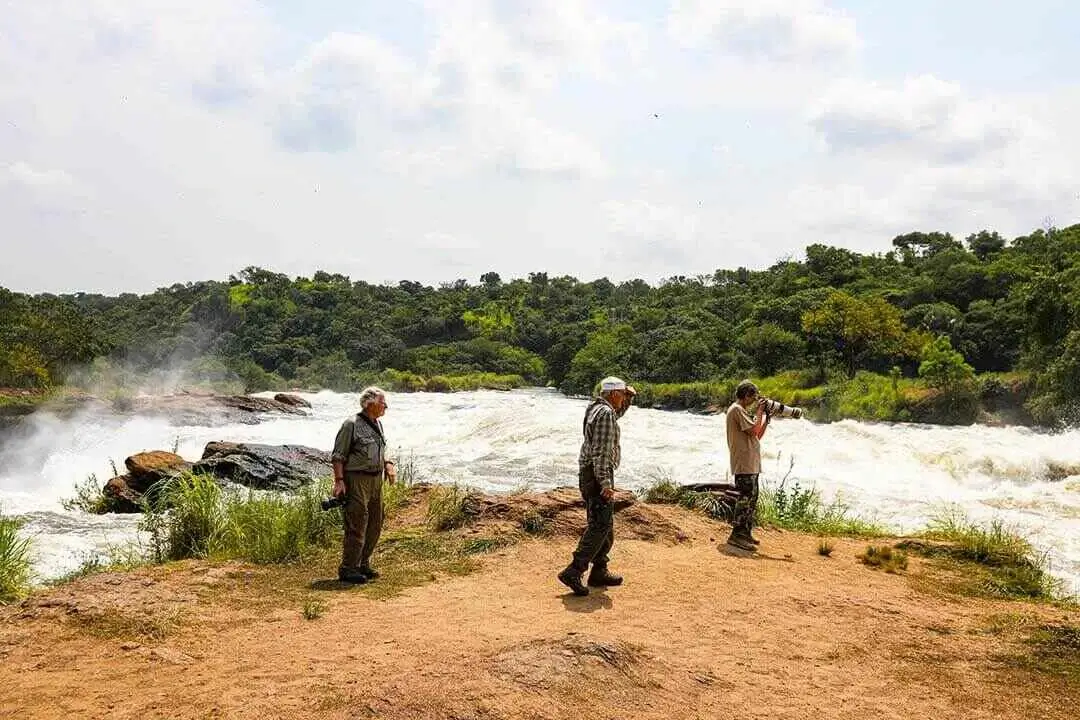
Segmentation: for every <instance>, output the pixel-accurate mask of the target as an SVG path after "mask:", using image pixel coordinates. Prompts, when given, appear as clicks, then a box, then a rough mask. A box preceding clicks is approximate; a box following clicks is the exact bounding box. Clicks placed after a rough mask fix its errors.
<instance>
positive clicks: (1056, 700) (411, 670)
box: [0, 507, 1080, 720]
mask: <svg viewBox="0 0 1080 720" xmlns="http://www.w3.org/2000/svg"><path fill="white" fill-rule="evenodd" d="M657 512H658V513H659V514H660V516H662V517H663V518H665V519H666V520H668V521H669V522H670V523H672V524H673V525H675V526H677V528H678V529H679V531H680V532H679V533H678V537H679V539H678V540H673V539H657V540H654V541H649V540H642V539H633V538H632V537H620V539H619V540H618V542H617V544H616V546H615V550H614V552H613V553H612V557H613V561H612V569H613V570H616V571H618V572H621V573H623V574H624V576H625V578H626V582H625V584H624V585H623V586H621V587H616V588H610V589H608V590H605V591H597V590H594V591H593V593H592V594H591V595H590V596H589V597H586V598H576V597H573V596H572V595H570V594H568V593H567V592H566V591H565V588H564V587H562V586H561V585H560V584H559V583H558V582H557V581H556V580H555V573H556V572H557V571H558V570H559V569H560V568H561V567H562V566H563V565H564V564H565V563H566V561H567V560H568V557H569V551H570V549H571V548H572V545H573V538H571V537H567V536H556V537H552V538H546V539H527V540H524V541H523V542H520V543H518V544H516V545H513V546H510V547H507V548H504V549H501V550H498V551H496V552H493V553H489V554H486V555H483V556H480V557H481V563H482V567H481V568H480V569H479V570H477V571H476V572H473V573H471V574H467V575H461V576H440V577H438V578H437V579H435V581H434V582H429V583H427V584H424V585H420V586H417V587H411V588H408V589H407V590H405V591H404V592H403V593H401V594H400V595H397V596H396V597H392V598H389V599H384V600H380V599H372V598H371V597H369V596H368V595H366V594H364V593H363V592H360V590H359V589H349V590H343V589H340V588H339V586H338V585H337V583H336V582H331V581H329V580H328V579H326V578H325V577H323V578H319V577H318V576H317V575H318V574H317V573H316V572H315V571H314V570H312V571H311V573H309V574H308V575H307V576H305V575H304V574H303V569H301V571H300V575H295V574H294V575H289V576H284V575H283V576H282V578H281V580H280V582H282V583H289V582H295V583H297V585H298V587H299V589H300V591H301V592H299V594H297V595H296V596H292V595H289V596H288V597H289V598H290V599H289V600H287V601H283V600H280V599H277V600H267V601H265V602H258V588H257V586H256V585H253V586H251V587H247V588H245V587H244V582H243V579H244V578H245V577H248V575H246V574H245V573H253V572H254V571H248V570H245V569H244V566H241V565H238V564H230V565H224V566H207V565H199V564H195V563H191V564H187V565H183V566H181V567H180V568H179V569H172V570H169V571H167V572H165V571H161V570H160V569H156V570H145V571H136V572H133V573H130V574H117V575H114V574H104V575H98V576H92V577H88V578H85V579H83V580H80V581H77V582H74V583H71V584H68V585H65V586H62V587H58V588H55V589H53V590H49V591H46V592H44V593H41V594H39V595H38V596H37V597H36V598H35V599H34V600H33V602H31V603H27V604H25V605H23V606H22V607H18V608H14V609H11V610H9V611H7V612H6V614H4V615H3V616H0V717H3V718H12V719H15V718H20V719H21V718H112V719H117V720H122V719H127V718H131V719H135V718H139V719H142V718H177V719H181V718H183V719H186V718H258V719H259V720H267V719H269V718H394V719H398V718H400V719H405V718H522V719H524V718H529V719H540V718H575V719H577V718H582V717H587V718H664V719H665V720H666V719H670V718H738V719H739V720H752V719H756V718H770V719H777V718H807V719H811V718H812V719H813V720H824V719H827V718H852V719H855V718H859V719H863V718H920V719H922V718H987V719H988V720H989V719H990V718H994V719H998V718H1002V719H1007V718H1040V719H1042V720H1051V719H1055V718H1061V719H1062V720H1064V719H1066V718H1070V719H1073V718H1076V717H1077V712H1078V711H1077V707H1078V704H1077V701H1078V700H1080V692H1078V686H1077V684H1076V683H1075V682H1074V681H1071V680H1067V679H1065V678H1063V677H1059V676H1054V675H1052V674H1047V673H1043V672H1035V671H1032V670H1030V669H1025V668H1023V667H1021V666H1019V665H1018V664H1017V663H1016V662H1013V661H1012V660H1011V659H1010V658H1014V657H1015V656H1016V654H1017V653H1021V652H1023V644H1022V642H1021V641H1020V640H1018V639H1017V636H1015V634H1014V633H1012V632H1011V631H1006V630H1003V628H1005V629H1007V628H1009V627H1018V626H1022V625H1024V624H1026V623H1027V624H1029V623H1032V622H1042V621H1061V620H1067V621H1070V622H1073V623H1075V622H1076V620H1077V615H1076V613H1075V611H1073V610H1070V609H1061V608H1054V607H1048V606H1037V605H1033V604H1026V603H1005V602H991V601H985V600H977V599H970V598H958V597H953V596H949V595H947V594H944V593H942V592H937V591H934V589H933V583H932V582H930V581H929V580H928V579H927V578H926V576H925V575H924V572H923V569H924V566H923V565H921V563H920V561H918V560H915V559H913V560H912V564H911V566H910V568H909V570H908V573H907V574H906V575H889V574H885V573H883V572H880V571H874V570H871V569H869V568H867V567H865V566H863V565H861V564H860V563H858V562H857V561H856V559H855V555H856V554H857V553H858V552H860V551H861V550H863V549H864V548H865V547H866V543H865V542H857V541H846V540H839V541H837V542H836V548H835V550H834V552H833V554H832V556H831V557H828V558H826V557H822V556H820V555H819V554H818V553H817V544H818V541H817V538H814V537H809V536H805V535H801V534H796V533H784V532H776V531H772V532H762V533H761V538H762V541H763V542H762V546H761V550H760V552H759V553H758V554H756V555H754V556H749V555H747V554H745V553H741V552H739V551H732V550H729V549H728V548H726V546H724V545H723V540H724V539H725V537H726V534H727V526H725V525H723V524H721V523H715V522H712V521H710V520H708V519H706V518H704V517H703V516H700V515H696V514H692V513H689V512H687V511H684V510H681V509H679V508H674V507H662V508H659V509H658V510H657ZM616 522H617V523H618V522H619V520H618V517H617V520H616ZM638 537H640V534H638ZM252 576H253V575H252ZM297 578H299V579H297ZM376 582H378V581H376ZM253 598H254V599H253ZM310 598H316V599H317V600H318V601H320V602H322V603H324V605H325V612H324V613H323V614H322V615H321V616H320V617H318V618H316V619H312V620H308V619H305V618H304V617H302V613H301V606H302V604H303V603H302V602H301V599H310ZM305 601H306V600H305ZM125 603H126V605H125ZM132 603H137V604H139V605H140V606H141V607H142V608H144V609H149V610H150V611H151V616H152V617H156V618H159V620H160V623H161V625H160V627H158V628H157V630H158V631H157V632H155V628H154V627H150V628H147V627H145V626H144V627H141V628H140V632H141V633H142V637H141V639H140V640H138V641H135V640H131V639H124V637H123V635H124V633H123V632H121V631H120V630H122V627H121V626H120V625H118V626H117V628H119V629H116V628H114V630H116V631H115V632H113V633H111V634H110V633H106V634H105V635H102V634H101V633H92V632H88V631H87V628H88V627H90V626H89V625H86V624H85V623H80V622H79V618H80V616H87V615H91V616H94V617H97V618H99V619H100V618H101V617H103V616H104V617H108V616H109V613H112V612H114V611H115V612H116V613H119V614H118V615H116V617H118V618H119V617H122V616H123V608H124V607H129V606H130V605H131V604H132ZM155 603H158V605H155ZM178 607H179V608H181V610H182V613H183V617H184V620H183V622H178V623H177V624H176V625H175V627H174V626H170V625H169V618H170V617H171V616H170V613H174V614H175V613H179V612H181V610H175V608H178ZM97 627H101V625H100V624H99V625H98V626H97ZM155 637H156V638H157V639H154V638H155Z"/></svg>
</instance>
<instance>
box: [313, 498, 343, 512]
mask: <svg viewBox="0 0 1080 720" xmlns="http://www.w3.org/2000/svg"><path fill="white" fill-rule="evenodd" d="M319 506H320V507H322V509H323V510H333V509H334V508H337V507H344V506H345V496H344V495H335V496H334V497H328V498H326V499H325V500H323V501H322V502H320V503H319Z"/></svg>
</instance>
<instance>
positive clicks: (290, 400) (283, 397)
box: [274, 393, 311, 408]
mask: <svg viewBox="0 0 1080 720" xmlns="http://www.w3.org/2000/svg"><path fill="white" fill-rule="evenodd" d="M274 399H275V400H277V401H278V402H279V403H282V404H284V405H291V406H293V407H305V408H309V407H311V403H309V402H308V401H307V400H305V399H304V398H302V397H300V396H299V395H293V394H291V393H278V394H277V395H275V396H274Z"/></svg>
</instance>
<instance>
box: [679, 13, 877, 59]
mask: <svg viewBox="0 0 1080 720" xmlns="http://www.w3.org/2000/svg"><path fill="white" fill-rule="evenodd" d="M668 30H669V33H670V34H671V36H672V37H673V38H674V39H675V40H676V41H677V42H680V43H682V44H685V45H688V46H691V47H697V46H701V45H705V44H708V43H712V44H715V45H716V46H718V47H720V48H722V49H723V50H725V51H727V52H729V53H733V54H736V55H740V56H743V57H746V58H750V59H753V60H768V61H782V62H794V63H799V62H803V63H805V62H824V61H835V60H844V59H848V58H850V57H852V56H853V55H854V54H855V53H856V52H858V50H859V48H860V47H861V46H862V41H861V40H860V38H859V34H858V31H857V30H856V27H855V21H854V19H853V18H851V17H850V16H848V15H845V14H843V13H841V12H838V11H836V10H833V9H831V8H830V7H829V6H828V4H826V3H825V2H822V0H673V2H672V9H671V15H670V17H669V19H668Z"/></svg>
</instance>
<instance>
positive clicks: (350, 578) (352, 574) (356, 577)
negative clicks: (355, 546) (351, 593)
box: [337, 570, 368, 585]
mask: <svg viewBox="0 0 1080 720" xmlns="http://www.w3.org/2000/svg"><path fill="white" fill-rule="evenodd" d="M337 579H338V580H340V581H341V582H343V583H352V584H353V585H363V584H364V583H366V582H367V581H368V577H367V575H365V574H363V573H361V572H356V571H355V570H350V571H345V570H338V574H337Z"/></svg>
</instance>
